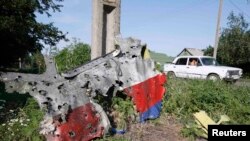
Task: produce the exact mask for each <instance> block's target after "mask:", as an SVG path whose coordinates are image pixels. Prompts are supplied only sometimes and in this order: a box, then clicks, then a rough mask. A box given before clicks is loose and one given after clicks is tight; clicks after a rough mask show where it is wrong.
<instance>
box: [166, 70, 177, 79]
mask: <svg viewBox="0 0 250 141" xmlns="http://www.w3.org/2000/svg"><path fill="white" fill-rule="evenodd" d="M167 75H168V78H170V79H171V78H176V76H175V74H174V72H172V71H170V72H168V73H167Z"/></svg>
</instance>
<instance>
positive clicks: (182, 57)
mask: <svg viewBox="0 0 250 141" xmlns="http://www.w3.org/2000/svg"><path fill="white" fill-rule="evenodd" d="M193 57H197V58H201V57H205V58H213V57H212V56H178V57H176V58H193Z"/></svg>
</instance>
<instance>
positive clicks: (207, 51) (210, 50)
mask: <svg viewBox="0 0 250 141" xmlns="http://www.w3.org/2000/svg"><path fill="white" fill-rule="evenodd" d="M202 51H203V52H204V55H206V56H213V53H214V48H213V47H212V46H211V45H209V46H208V47H207V48H206V49H203V50H202Z"/></svg>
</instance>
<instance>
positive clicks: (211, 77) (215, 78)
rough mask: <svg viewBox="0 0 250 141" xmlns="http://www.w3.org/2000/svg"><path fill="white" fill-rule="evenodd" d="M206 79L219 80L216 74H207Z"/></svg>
mask: <svg viewBox="0 0 250 141" xmlns="http://www.w3.org/2000/svg"><path fill="white" fill-rule="evenodd" d="M207 80H212V81H218V80H220V77H219V76H218V75H217V74H210V75H208V77H207Z"/></svg>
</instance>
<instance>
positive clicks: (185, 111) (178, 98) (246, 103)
mask: <svg viewBox="0 0 250 141" xmlns="http://www.w3.org/2000/svg"><path fill="white" fill-rule="evenodd" d="M249 99H250V88H249V87H244V86H236V85H232V84H226V83H224V82H212V81H204V80H185V81H183V80H178V79H176V80H169V81H168V84H167V94H166V99H165V100H164V108H163V111H165V112H167V113H171V114H174V115H176V116H177V117H178V118H179V119H180V121H181V122H182V123H183V124H184V125H190V124H193V123H194V119H193V113H194V112H198V111H199V110H204V111H206V112H207V113H208V115H209V116H211V118H212V119H214V120H215V121H218V120H219V118H220V115H223V114H226V115H228V116H229V117H230V119H231V120H230V122H229V123H231V124H250V100H249ZM194 132H195V131H194V130H192V129H190V130H188V131H187V130H186V132H184V133H186V135H194Z"/></svg>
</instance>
